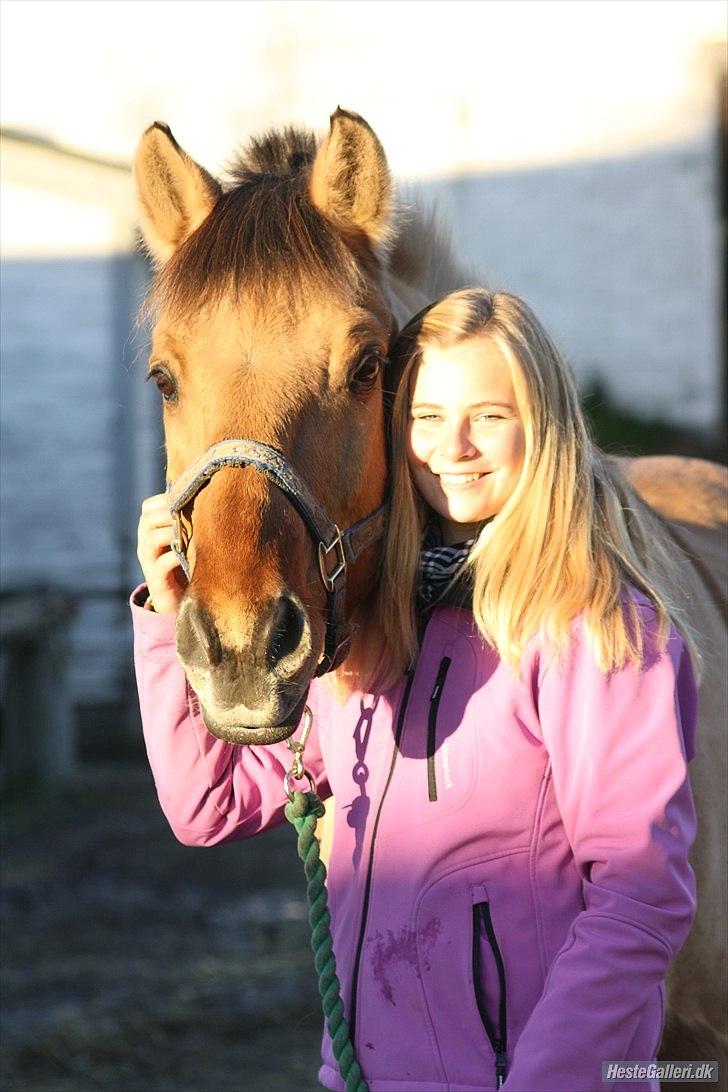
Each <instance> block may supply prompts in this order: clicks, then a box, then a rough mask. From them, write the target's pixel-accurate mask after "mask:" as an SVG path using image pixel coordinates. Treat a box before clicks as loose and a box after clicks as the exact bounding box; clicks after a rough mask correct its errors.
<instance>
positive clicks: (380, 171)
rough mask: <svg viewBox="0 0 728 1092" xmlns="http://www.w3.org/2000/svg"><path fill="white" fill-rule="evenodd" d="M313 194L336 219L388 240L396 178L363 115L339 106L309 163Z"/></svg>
mask: <svg viewBox="0 0 728 1092" xmlns="http://www.w3.org/2000/svg"><path fill="white" fill-rule="evenodd" d="M309 198H310V200H311V203H312V204H313V206H314V207H315V208H317V209H318V210H319V212H321V213H323V215H324V216H326V217H328V218H329V219H330V220H333V221H334V222H337V221H338V222H339V223H341V224H343V225H346V226H350V227H357V228H359V229H360V230H361V231H363V232H364V233H365V234H366V235H368V236H369V238H370V239H371V240H372V242H373V243H374V244H375V245H376V246H382V245H384V244H386V242H387V238H388V235H389V234H390V226H391V219H392V178H391V175H390V173H389V167H388V166H387V157H386V156H385V154H384V149H383V148H382V145H381V144H380V143H379V140H378V139H377V136H376V134H375V133H374V131H373V130H372V129H371V128H370V127H369V125H367V123H366V121H364V118H361V117H359V115H358V114H351V113H349V112H348V111H346V110H342V109H340V108H338V109H337V110H336V113H334V114H332V115H331V130H330V132H329V135H328V136H327V137H326V139H325V140H324V141H323V143H322V144H321V146H320V148H319V149H318V151H317V153H316V158H315V159H314V161H313V166H312V168H311V179H310V182H309Z"/></svg>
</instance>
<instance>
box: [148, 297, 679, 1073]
mask: <svg viewBox="0 0 728 1092" xmlns="http://www.w3.org/2000/svg"><path fill="white" fill-rule="evenodd" d="M395 355H396V356H397V358H398V363H399V364H400V365H401V369H402V374H401V382H400V386H399V390H398V392H397V396H396V399H395V405H394V411H393V448H394V483H393V499H392V512H391V524H390V527H389V531H388V538H387V542H386V546H385V555H384V562H383V572H382V580H381V583H380V589H379V602H378V613H379V617H380V619H381V621H382V623H383V625H382V627H381V630H382V633H384V634H386V639H385V638H382V639H381V641H380V643H379V645H378V647H377V649H376V650H375V651H376V653H377V656H378V668H377V677H378V679H379V684H378V685H376V686H372V685H370V686H369V687H363V686H360V687H358V688H356V689H354V688H353V687H354V685H355V684H354V683H353V682H352V680H351V678H350V679H349V680H348V693H343V694H342V693H341V691H342V689H347V679H346V677H342V678H341V679H340V680H339V683H340V685H339V686H338V687H337V691H338V696H335V695H334V693H333V692H332V690H331V688H330V687H328V686H326V684H324V683H322V682H317V683H315V685H314V686H313V687H312V690H311V696H310V704H311V707H312V710H313V714H314V731H313V733H312V739H311V743H310V744H309V747H308V749H307V753H306V765H307V767H308V769H309V770H310V772H311V773H312V775H313V777H314V780H315V781H316V784H317V787H318V790H319V792H320V793H321V794H327V793H328V792H329V791H330V790H331V791H333V794H334V798H335V818H334V834H333V845H332V849H331V858H330V865H329V904H330V909H331V914H332V923H333V924H332V931H333V937H334V949H335V951H336V956H337V964H338V973H339V977H340V980H341V982H342V990H343V996H344V1000H345V1006H346V1010H347V1019H348V1022H349V1026H350V1030H351V1034H352V1040H353V1041H354V1043H355V1049H356V1053H357V1057H358V1060H359V1062H360V1064H361V1066H362V1069H363V1072H364V1076H365V1078H366V1079H367V1081H368V1083H369V1086H370V1088H371V1089H372V1090H373V1092H374V1090H384V1089H387V1090H390V1089H391V1090H394V1089H397V1090H400V1092H415V1090H422V1092H425V1090H428V1092H433V1090H445V1089H458V1090H460V1092H465V1090H472V1092H475V1090H482V1089H495V1088H500V1087H503V1088H504V1089H506V1090H508V1092H510V1090H514V1092H541V1090H543V1092H547V1090H553V1092H556V1090H558V1092H567V1090H570V1089H573V1090H575V1092H577V1090H578V1092H588V1090H592V1089H601V1088H603V1087H605V1086H604V1085H603V1083H602V1062H603V1061H605V1062H606V1061H617V1060H625V1059H626V1060H642V1061H646V1060H650V1059H653V1058H654V1057H655V1055H656V1051H657V1049H658V1047H659V1043H660V1037H661V1031H662V1024H663V1017H664V979H665V974H666V971H667V968H668V966H669V963H670V961H671V959H673V958H674V956H675V955H676V953H677V952H678V950H679V949H680V946H681V945H682V943H683V941H684V940H685V937H686V936H687V933H688V930H689V928H690V923H691V920H692V917H693V913H694V909H695V891H694V881H693V875H692V871H691V869H690V865H689V863H688V849H689V847H690V844H691V841H692V838H693V836H694V830H695V818H694V810H693V804H692V799H691V794H690V787H689V783H688V777H687V760H688V759H689V758H690V757H691V755H692V751H693V737H694V727H695V714H696V691H695V684H694V679H693V672H692V668H691V655H690V653H691V645H690V641H689V637H688V636H687V635H686V634H685V632H684V628H683V635H682V636H681V634H680V632H679V631H678V629H677V628H676V627H675V625H674V621H675V619H676V610H675V607H674V605H673V604H672V601H671V598H670V594H669V592H668V590H667V577H668V573H669V556H668V553H667V550H666V548H665V547H663V545H662V544H661V543H662V535H661V533H660V531H659V528H658V526H657V524H656V522H654V521H653V520H652V519H651V518H650V517H649V516H648V514H647V513H646V512H645V511H644V510H643V509H642V508H641V506H639V505H638V503H637V502H636V501H635V500H634V499H633V498H632V497H631V495H629V494H628V492H627V490H626V488H625V487H624V486H623V485H622V484H620V483H619V481H618V480H617V478H616V477H615V475H614V473H613V472H612V471H611V470H609V469H608V468H607V465H606V463H605V461H604V460H603V459H602V457H601V455H600V454H599V452H598V451H597V450H596V449H595V448H594V446H593V445H592V444H591V442H590V440H589V438H588V435H587V431H586V428H585V425H584V421H583V418H582V415H581V411H580V408H579V403H578V400H577V395H576V390H575V386H574V382H573V380H572V377H571V375H570V373H569V370H568V368H567V366H566V364H565V363H564V361H563V360H562V359H561V357H560V356H559V354H558V352H557V351H556V349H555V348H554V346H553V344H552V342H551V341H550V340H549V338H548V336H547V334H546V333H545V331H544V330H543V328H542V327H541V325H540V324H539V322H538V321H537V319H536V318H535V316H534V315H533V314H532V312H531V311H530V310H529V309H528V308H527V307H526V305H525V304H524V303H522V302H521V301H520V300H518V299H517V298H515V297H514V296H511V295H508V294H506V293H496V294H490V293H488V292H486V291H484V290H480V289H469V290H465V291H461V292H457V293H454V294H453V295H451V296H448V297H446V298H445V299H443V300H442V301H440V302H439V303H437V304H435V305H433V306H432V307H430V308H428V309H427V310H426V311H425V312H423V313H421V314H420V315H419V316H417V317H416V318H415V319H413V320H412V322H411V323H410V324H409V325H408V326H407V327H406V328H405V330H404V331H403V333H402V335H401V337H400V339H399V341H398V344H397V347H396V349H395ZM169 537H170V524H169V518H168V516H167V515H166V514H165V509H164V501H163V498H153V499H152V500H151V501H149V502H146V503H145V506H144V511H143V515H142V520H141V523H140V538H139V543H140V545H139V556H140V560H141V563H142V568H143V570H144V573H145V576H146V578H147V584H148V588H149V590H150V591H151V594H152V596H153V599H154V604H155V611H156V613H155V612H154V611H152V610H145V609H143V606H142V604H143V602H144V596H145V595H146V591H145V590H144V589H141V590H139V591H138V592H137V593H135V596H134V598H133V603H134V606H133V611H134V621H135V629H136V661H137V673H138V679H139V692H140V699H141V707H142V716H143V720H144V730H145V735H146V740H147V747H148V752H149V758H150V761H151V764H152V768H153V770H154V774H155V779H156V783H157V788H158V791H159V796H160V800H161V803H162V807H163V808H164V810H165V813H166V815H167V817H168V819H169V821H170V823H171V825H172V828H173V830H174V831H175V833H176V835H177V836H178V837H179V838H180V839H181V840H182V841H184V842H186V843H189V844H192V845H209V844H212V843H215V842H220V841H225V840H229V839H234V838H243V837H246V836H248V835H251V834H254V833H256V832H257V831H259V830H262V829H264V828H265V827H267V826H270V825H272V824H273V823H276V822H279V821H280V819H281V816H282V805H283V802H284V801H283V800H282V796H283V793H282V791H281V777H282V774H283V772H284V771H285V769H286V768H287V767H288V765H289V761H290V754H289V752H288V750H287V749H286V747H285V744H277V745H275V746H272V747H268V748H250V747H247V748H246V747H243V748H238V747H235V746H233V745H231V744H228V743H224V742H221V741H219V740H217V739H214V738H213V737H212V736H211V735H209V734H208V733H207V731H206V730H205V728H204V725H203V723H202V720H201V718H200V716H199V714H198V713H197V711H196V708H195V702H194V695H192V694H191V693H189V691H188V689H187V686H186V682H185V678H184V675H183V673H182V670H181V668H180V667H179V665H178V663H177V660H176V658H175V652H174V611H175V609H176V606H177V604H178V603H179V600H180V598H181V595H182V589H181V587H180V585H179V584H178V583H177V580H176V575H175V570H174V562H173V561H172V560H171V559H170V554H169V552H168V544H169ZM653 559H654V560H653ZM323 1055H324V1061H323V1066H322V1068H321V1071H320V1078H321V1081H322V1083H323V1084H324V1085H325V1086H326V1087H328V1088H331V1089H342V1088H343V1087H344V1086H343V1083H342V1081H341V1079H340V1077H339V1074H338V1071H337V1069H336V1065H335V1062H334V1059H333V1055H332V1051H331V1046H330V1043H329V1042H328V1041H327V1039H326V1037H324V1046H323ZM613 1087H616V1088H627V1087H629V1088H644V1089H646V1088H655V1089H657V1088H658V1087H659V1085H658V1083H657V1082H656V1081H649V1080H647V1081H642V1082H631V1083H629V1084H620V1083H619V1082H616V1083H614V1084H613Z"/></svg>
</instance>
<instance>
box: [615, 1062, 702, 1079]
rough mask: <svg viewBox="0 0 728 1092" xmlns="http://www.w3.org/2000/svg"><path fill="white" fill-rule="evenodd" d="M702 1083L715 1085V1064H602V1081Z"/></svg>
mask: <svg viewBox="0 0 728 1092" xmlns="http://www.w3.org/2000/svg"><path fill="white" fill-rule="evenodd" d="M655 1079H657V1080H658V1081H704V1082H706V1083H711V1082H712V1083H716V1082H717V1080H718V1063H717V1062H602V1081H604V1082H606V1081H654V1080H655Z"/></svg>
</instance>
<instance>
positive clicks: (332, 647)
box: [167, 440, 387, 675]
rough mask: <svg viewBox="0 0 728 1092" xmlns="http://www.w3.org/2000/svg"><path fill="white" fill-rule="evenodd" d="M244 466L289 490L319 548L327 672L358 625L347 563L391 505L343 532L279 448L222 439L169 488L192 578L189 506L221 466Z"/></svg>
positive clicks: (179, 544)
mask: <svg viewBox="0 0 728 1092" xmlns="http://www.w3.org/2000/svg"><path fill="white" fill-rule="evenodd" d="M246 466H249V467H252V468H253V469H254V470H257V471H259V472H260V473H261V474H263V475H265V477H266V478H268V479H269V480H270V481H272V482H273V484H274V485H276V486H277V487H278V489H280V490H281V492H282V493H284V494H285V496H286V497H287V498H288V500H289V501H290V502H291V504H292V505H293V507H294V508H295V509H296V511H297V512H298V514H299V516H300V517H301V519H302V520H303V523H304V525H305V527H306V529H307V530H308V532H309V534H310V536H311V538H312V539H313V542H314V544H315V545H316V547H317V550H318V566H319V573H320V574H321V580H322V583H323V585H324V588H325V589H326V637H325V640H324V653H323V656H322V658H321V662H320V663H319V665H318V668H317V669H316V674H317V675H324V674H326V672H328V671H333V670H334V669H335V668H337V667H338V666H339V664H340V663H342V662H343V660H344V659H345V658H346V655H347V653H348V652H349V648H350V647H351V637H352V633H353V631H354V627H353V626H350V625H348V624H347V623H346V621H345V606H346V567H347V565H348V564H351V563H352V562H353V561H355V560H356V559H357V557H358V556H359V555H360V554H361V553H363V551H364V550H366V549H367V547H369V546H371V545H372V543H373V542H376V541H377V539H379V538H381V536H382V534H383V533H384V522H385V518H386V514H387V506H386V505H381V506H380V507H379V508H377V509H376V511H375V512H372V513H371V515H369V516H366V517H365V518H364V519H361V520H359V521H358V523H355V524H353V525H352V526H351V527H349V529H348V530H347V531H344V532H342V531H340V530H339V528H338V527H337V526H336V524H335V523H334V522H333V521H332V520H330V519H329V517H328V515H327V513H326V512H325V511H324V509H323V508H322V507H321V505H320V504H319V502H318V501H317V500H316V497H315V496H314V495H313V493H312V492H311V490H310V489H309V487H308V485H307V484H306V482H305V481H304V480H303V478H302V477H301V476H300V474H299V473H298V471H297V470H296V469H295V468H294V467H293V466H291V464H290V463H289V462H288V461H287V460H286V459H285V458H284V456H283V455H282V454H281V452H280V451H278V450H276V448H274V447H271V446H270V445H269V444H263V443H261V442H260V441H258V440H221V441H220V442H219V443H217V444H213V445H212V447H209V448H208V449H207V451H205V452H204V454H202V455H201V456H200V457H199V459H196V460H195V462H193V463H191V464H190V466H188V467H187V469H186V470H185V471H184V472H183V473H182V474H181V475H180V477H179V478H178V479H177V481H176V482H172V483H170V484H169V485H168V486H167V504H168V506H169V511H170V514H171V515H172V518H173V520H174V524H175V540H174V542H173V544H172V549H173V550H174V552H175V554H176V555H177V557H178V558H179V561H180V565H181V566H182V569H183V570H184V573H185V575H186V576H187V578H188V579H189V576H190V570H189V564H188V562H187V549H188V547H189V543H190V539H191V537H192V524H191V521H190V520H189V518H188V516H187V515H186V513H185V510H186V509H187V507H188V506H189V505H190V504H191V502H192V501H193V500H194V499H195V497H196V496H197V494H198V493H199V492H200V490H201V489H203V488H204V486H206V485H207V483H208V482H209V481H210V479H211V478H212V477H213V475H215V474H216V473H217V472H218V470H222V469H223V468H225V467H246Z"/></svg>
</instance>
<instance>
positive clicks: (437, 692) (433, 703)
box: [427, 656, 450, 801]
mask: <svg viewBox="0 0 728 1092" xmlns="http://www.w3.org/2000/svg"><path fill="white" fill-rule="evenodd" d="M449 667H450V657H449V656H444V657H443V658H442V660H441V661H440V667H439V670H438V672H437V678H436V679H435V686H434V688H433V691H432V694H431V695H430V711H429V713H428V715H427V795H428V796H429V798H430V800H431V801H435V800H437V779H436V777H435V744H436V741H437V711H438V709H439V708H440V698H441V696H442V690H443V687H444V685H445V678H446V676H447V672H448V668H449Z"/></svg>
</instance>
